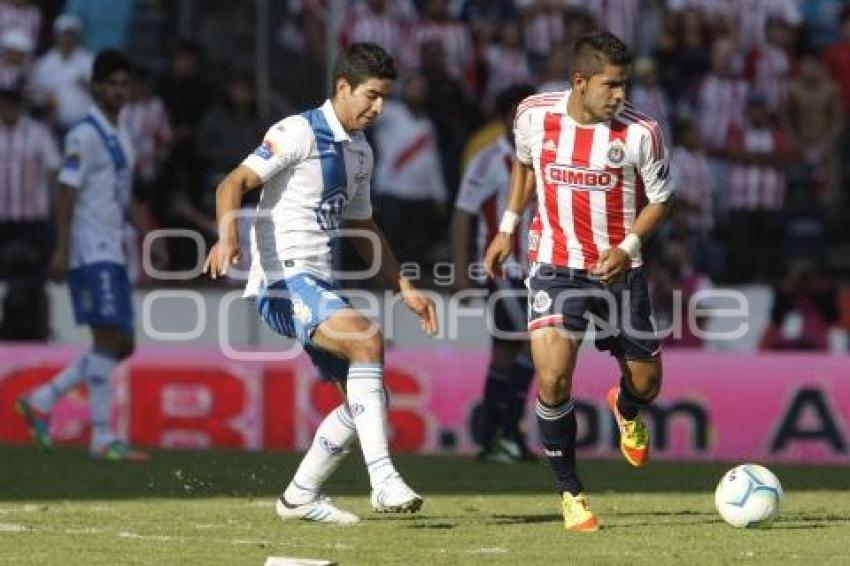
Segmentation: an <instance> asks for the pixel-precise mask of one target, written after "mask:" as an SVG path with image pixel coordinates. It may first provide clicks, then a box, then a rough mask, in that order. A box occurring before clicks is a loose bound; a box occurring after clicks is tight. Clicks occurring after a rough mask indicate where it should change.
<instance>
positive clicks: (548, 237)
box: [514, 90, 674, 269]
mask: <svg viewBox="0 0 850 566" xmlns="http://www.w3.org/2000/svg"><path fill="white" fill-rule="evenodd" d="M569 96H570V91H569V90H568V91H565V92H560V93H548V94H538V95H534V96H530V97H528V98H526V99H525V100H524V101H523V102H522V104H520V106H519V109H518V110H517V118H516V123H515V127H514V136H515V138H516V153H517V159H519V160H520V161H521V162H522V163H526V164H530V165H532V166H533V168H534V174H535V180H536V186H537V205H538V209H539V212H538V216H539V217H540V219H539V228H540V237H539V244H538V245H537V246H536V249H534V246H532V247H531V249H530V254H529V259H531V260H532V261H536V262H540V263H549V264H552V265H556V266H561V267H572V268H577V269H591V268H592V267H594V265H595V264H596V262H597V261H598V259H599V253H600V252H601V251H603V250H605V249H608V248H610V247H613V246H616V245H617V244H619V243H620V242H621V241H622V240H623V239H624V238H625V237H626V234H628V233H629V231H630V230H631V229H632V226H633V225H634V222H635V219H636V218H637V215H638V213H639V212H640V210H641V208H642V207H643V205H644V204H645V202H644V201H645V200H648V201H649V202H650V203H660V202H665V201H666V200H667V199H668V198H670V195H671V194H672V192H673V190H674V182H673V178H674V176H673V175H672V173H671V171H670V160H669V153H668V151H667V148H666V147H665V145H664V136H663V134H662V132H661V128H660V127H659V126H658V122H656V121H655V120H654V119H652V118H650V117H648V116H646V115H645V114H642V113H640V112H638V111H637V110H635V109H634V108H633V107H632V106H631V104H629V103H628V102H626V103H625V104H624V105H623V108H621V109H620V110H619V111H618V112H617V114H616V116H615V117H614V118H613V119H611V120H609V121H606V122H599V123H597V124H589V125H583V124H579V123H577V122H576V121H575V120H573V119H572V118H571V117H570V116H569V115H568V114H567V101H568V100H569ZM641 263H642V261H641V258H640V257H638V258H636V259H634V260H633V261H632V267H638V266H640V265H641Z"/></svg>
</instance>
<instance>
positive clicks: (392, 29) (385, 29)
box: [338, 4, 409, 63]
mask: <svg viewBox="0 0 850 566" xmlns="http://www.w3.org/2000/svg"><path fill="white" fill-rule="evenodd" d="M408 27H409V25H408V22H407V19H406V18H405V16H404V14H403V13H401V12H400V11H399V10H394V9H393V8H392V7H391V6H388V7H387V9H385V10H384V12H383V13H380V14H377V13H375V12H373V11H372V10H371V9H370V8H369V7H368V6H367V5H366V4H355V5H354V6H351V7H350V8H348V10H347V12H346V14H345V16H344V17H343V18H342V21H341V22H340V28H339V35H338V41H339V45H340V47H342V48H347V47H349V46H350V45H351V44H352V43H358V42H363V41H369V42H372V43H376V44H378V45H380V46H381V47H383V48H384V49H386V50H387V52H388V53H389V54H390V55H392V56H393V57H395V59H396V62H397V63H405V61H404V60H403V59H402V58H403V57H404V56H406V54H405V52H404V48H405V40H406V38H407V32H408Z"/></svg>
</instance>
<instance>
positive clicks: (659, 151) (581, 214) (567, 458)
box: [485, 31, 673, 532]
mask: <svg viewBox="0 0 850 566" xmlns="http://www.w3.org/2000/svg"><path fill="white" fill-rule="evenodd" d="M630 63H631V54H630V53H629V50H628V48H627V47H626V45H625V44H623V42H622V41H620V40H619V39H618V38H617V37H616V36H614V35H613V34H611V33H610V32H598V31H597V32H591V33H589V34H586V35H583V36H581V37H580V38H579V40H578V41H577V42H576V44H575V47H574V52H573V64H572V67H571V83H572V87H571V89H570V90H567V91H565V92H561V93H548V94H542V95H536V96H532V97H530V98H528V99H526V101H525V102H524V103H523V104H521V105H520V107H519V109H518V111H517V117H516V122H515V129H514V136H515V139H516V151H517V163H516V164H515V166H514V171H513V175H512V177H511V193H510V199H509V203H508V210H507V211H506V212H505V214H504V215H503V217H502V222H501V224H500V227H499V234H498V235H497V236H496V237H495V238H494V239H493V242H492V244H491V245H490V247H489V248H488V250H487V255H486V257H485V267H486V269H487V271H488V274H489V275H490V276H491V277H494V276H496V275H497V274H498V270H499V266H500V265H501V263H502V262H503V261H504V260H505V258H507V257H509V256H510V254H511V252H512V249H513V240H514V237H515V235H514V234H515V227H516V224H517V221H518V218H519V215H521V214H522V212H523V210H524V209H525V207H526V205H527V203H528V202H529V200H530V199H531V197H532V195H533V194H534V192H535V190H536V193H537V206H538V216H539V219H540V225H541V226H540V227H541V233H540V238H539V242H538V243H537V245H536V246H531V247H532V249H531V250H530V259H531V260H532V262H533V264H532V268H531V276H530V277H529V325H528V328H529V330H530V332H531V338H530V339H531V352H532V358H533V360H534V366H535V369H536V370H537V375H538V385H539V399H538V402H537V411H536V412H537V423H538V426H539V429H540V437H541V440H542V444H543V448H544V453H545V454H546V456H547V458H548V460H549V463H550V465H551V467H552V470H553V471H554V473H555V477H556V485H557V489H558V491H559V492H560V493H561V494H562V506H563V513H564V526H565V528H566V529H567V530H568V531H578V532H586V531H595V530H596V529H598V527H599V522H598V521H597V518H596V516H595V515H594V514H593V513H592V512H591V511H590V509H589V507H588V502H587V498H586V497H585V495H584V488H583V487H582V484H581V481H580V480H579V477H578V474H577V472H576V466H575V438H576V417H575V411H574V410H573V404H572V402H571V401H570V390H571V384H572V374H573V369H574V367H575V362H576V355H577V353H578V348H579V345H580V343H581V339H582V334H584V332H585V331H586V329H587V327H588V319H589V317H591V316H592V317H595V319H594V327H596V328H597V329H598V331H599V333H597V334H596V343H597V347H599V348H600V349H607V350H610V351H611V353H612V354H613V355H614V356H615V357H616V359H617V361H618V363H619V366H620V372H621V378H620V383H619V386H615V387H613V388H611V390H609V392H608V396H607V401H608V406H609V407H610V408H611V410H612V411H613V412H614V416H615V417H616V421H617V424H618V427H619V431H620V448H621V451H622V452H623V455H624V456H625V457H626V460H627V461H628V462H629V463H631V464H632V465H634V466H641V465H643V464H644V463H645V462H646V461H647V457H648V455H649V439H648V437H647V431H646V427H645V426H644V424H643V422H642V421H641V419H640V416H639V411H640V409H641V408H642V407H645V406H646V405H647V404H648V403H650V402H651V401H652V400H653V399H654V398H655V397H656V396H657V395H658V392H659V389H660V386H661V351H660V348H659V345H658V340H657V337H656V335H655V329H654V326H653V323H652V321H651V318H650V317H651V314H652V304H651V303H650V299H649V292H648V289H647V283H646V278H645V276H644V274H643V271H642V269H641V264H642V260H641V253H640V248H641V243H642V242H644V241H646V239H647V238H648V237H649V235H650V234H651V233H652V231H653V230H654V229H655V228H656V227H657V226H658V224H659V222H660V221H661V219H662V218H663V216H664V214H665V213H666V211H667V208H668V201H669V199H670V196H671V194H672V192H673V182H672V175H671V173H670V167H669V158H668V152H667V148H666V147H665V146H664V141H663V138H662V135H661V129H660V128H659V126H658V123H657V122H656V121H655V120H653V119H651V118H649V117H647V116H645V115H643V114H641V113H639V112H637V111H636V110H635V109H634V108H632V107H631V106H630V105H629V103H628V102H626V101H625V100H624V96H625V89H626V79H627V77H628V72H629V67H630ZM644 199H645V200H647V201H648V202H647V203H644Z"/></svg>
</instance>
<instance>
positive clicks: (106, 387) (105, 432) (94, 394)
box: [86, 351, 118, 450]
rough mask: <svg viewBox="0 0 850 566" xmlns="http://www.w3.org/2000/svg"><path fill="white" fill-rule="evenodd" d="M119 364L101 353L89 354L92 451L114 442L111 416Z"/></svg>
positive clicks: (87, 375) (88, 371)
mask: <svg viewBox="0 0 850 566" xmlns="http://www.w3.org/2000/svg"><path fill="white" fill-rule="evenodd" d="M117 363H118V362H117V361H116V360H115V358H113V357H111V356H109V355H108V354H104V353H101V352H95V351H92V352H90V353H89V358H88V364H87V367H86V370H87V371H86V379H87V380H88V385H89V413H90V414H91V449H92V450H99V449H101V448H103V447H104V446H106V445H107V444H109V443H110V442H112V433H111V432H110V430H109V414H110V409H111V408H112V403H111V401H112V370H113V369H114V368H115V365H116V364H117Z"/></svg>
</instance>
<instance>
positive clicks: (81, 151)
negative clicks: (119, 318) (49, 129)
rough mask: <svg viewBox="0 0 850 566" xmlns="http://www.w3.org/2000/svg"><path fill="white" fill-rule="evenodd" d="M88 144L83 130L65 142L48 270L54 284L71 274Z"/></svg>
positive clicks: (79, 129) (55, 203)
mask: <svg viewBox="0 0 850 566" xmlns="http://www.w3.org/2000/svg"><path fill="white" fill-rule="evenodd" d="M87 146H88V140H87V137H86V134H85V132H84V131H83V130H82V129H81V128H74V129H72V130H70V131H69V132H68V134H67V135H66V136H65V140H64V148H63V152H62V160H61V164H60V166H59V174H58V176H57V178H56V195H55V198H54V199H53V214H54V218H55V219H56V247H55V248H54V250H53V255H52V256H51V257H50V261H49V263H48V266H47V272H48V275H49V276H50V278H51V279H53V280H54V281H61V280H62V279H64V278H65V272H66V271H68V263H69V261H68V260H69V259H70V254H71V225H72V223H73V221H74V208H75V207H76V204H77V191H78V190H80V187H82V186H83V182H84V181H85V179H86V171H87V168H88V165H89V160H88V159H87V157H86V155H87V151H86V147H87Z"/></svg>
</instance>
